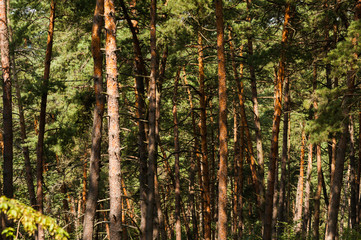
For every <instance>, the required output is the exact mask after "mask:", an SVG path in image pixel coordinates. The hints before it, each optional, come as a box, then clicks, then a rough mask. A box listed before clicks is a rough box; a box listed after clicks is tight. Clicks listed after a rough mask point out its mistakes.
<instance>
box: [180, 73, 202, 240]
mask: <svg viewBox="0 0 361 240" xmlns="http://www.w3.org/2000/svg"><path fill="white" fill-rule="evenodd" d="M183 73H184V84H185V85H186V86H188V80H187V75H186V72H185V67H183ZM187 93H188V100H189V105H190V108H191V118H192V127H193V136H194V149H193V151H191V155H192V163H191V167H190V186H189V187H190V190H189V191H190V199H189V201H190V210H191V214H192V227H193V232H192V234H193V238H194V239H195V240H197V239H198V237H199V236H198V234H199V232H198V221H197V213H196V205H197V204H196V201H195V175H196V171H197V169H196V168H197V164H199V159H200V157H199V140H198V135H199V131H197V125H196V119H195V115H194V105H193V100H192V94H191V91H190V87H189V86H188V87H187ZM200 185H201V184H200Z"/></svg>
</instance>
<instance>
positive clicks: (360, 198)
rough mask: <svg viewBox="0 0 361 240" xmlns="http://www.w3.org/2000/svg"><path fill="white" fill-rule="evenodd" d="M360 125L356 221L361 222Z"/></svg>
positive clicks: (359, 135)
mask: <svg viewBox="0 0 361 240" xmlns="http://www.w3.org/2000/svg"><path fill="white" fill-rule="evenodd" d="M358 123H359V126H361V111H359V113H358ZM360 177H361V127H360V128H359V132H358V171H357V181H358V200H357V223H358V225H360V223H361V179H360Z"/></svg>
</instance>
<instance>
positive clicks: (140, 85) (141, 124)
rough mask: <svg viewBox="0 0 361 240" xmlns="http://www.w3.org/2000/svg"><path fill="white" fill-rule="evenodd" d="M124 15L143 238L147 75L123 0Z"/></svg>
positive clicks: (121, 4) (145, 180) (134, 23)
mask: <svg viewBox="0 0 361 240" xmlns="http://www.w3.org/2000/svg"><path fill="white" fill-rule="evenodd" d="M120 6H121V7H122V10H123V14H124V17H125V19H126V21H127V23H128V26H129V29H130V31H131V33H132V39H133V51H134V59H135V75H136V76H135V89H136V106H137V113H136V117H137V124H138V154H139V155H138V156H139V168H140V174H139V183H140V212H141V222H140V231H141V232H142V234H141V236H142V239H144V237H145V223H146V220H145V219H146V211H147V206H146V199H147V187H146V185H147V177H146V176H147V158H148V156H147V143H146V141H147V139H146V138H147V137H146V131H145V129H146V126H145V113H144V112H145V103H144V98H145V91H144V77H145V76H146V75H147V71H146V68H145V64H144V60H143V56H142V51H141V47H140V42H139V39H138V36H137V31H138V29H137V22H136V21H134V20H132V19H131V18H130V16H129V14H128V10H127V8H126V6H125V3H124V1H123V0H121V1H120Z"/></svg>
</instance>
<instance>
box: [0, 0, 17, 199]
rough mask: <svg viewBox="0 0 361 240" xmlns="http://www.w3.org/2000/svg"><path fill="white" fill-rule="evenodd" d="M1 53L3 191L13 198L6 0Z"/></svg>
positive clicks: (0, 10) (0, 12) (0, 8)
mask: <svg viewBox="0 0 361 240" xmlns="http://www.w3.org/2000/svg"><path fill="white" fill-rule="evenodd" d="M0 54H1V70H2V77H3V129H4V130H3V142H4V150H3V156H4V165H3V171H4V172H3V184H4V186H3V193H4V195H5V196H6V197H8V198H12V197H13V195H14V187H13V118H12V94H11V78H10V51H9V30H8V22H7V6H6V0H1V1H0Z"/></svg>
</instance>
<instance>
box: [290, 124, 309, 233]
mask: <svg viewBox="0 0 361 240" xmlns="http://www.w3.org/2000/svg"><path fill="white" fill-rule="evenodd" d="M304 124H305V123H303V126H302V134H301V135H302V136H301V138H302V140H301V156H300V175H299V178H298V184H297V194H296V205H295V214H294V218H293V221H294V223H295V224H296V226H295V233H296V234H299V233H300V231H301V230H302V221H301V219H302V210H303V187H304V181H303V178H304V162H305V141H306V135H305V126H304Z"/></svg>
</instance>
